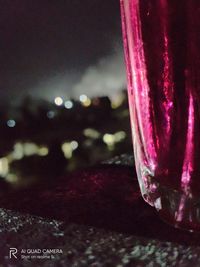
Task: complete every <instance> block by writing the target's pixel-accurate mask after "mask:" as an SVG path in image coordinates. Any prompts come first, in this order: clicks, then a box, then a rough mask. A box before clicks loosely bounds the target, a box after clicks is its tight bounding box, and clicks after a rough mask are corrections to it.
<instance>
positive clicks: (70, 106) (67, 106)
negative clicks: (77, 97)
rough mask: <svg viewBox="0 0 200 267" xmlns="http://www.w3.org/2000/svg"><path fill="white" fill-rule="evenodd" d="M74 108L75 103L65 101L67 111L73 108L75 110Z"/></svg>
mask: <svg viewBox="0 0 200 267" xmlns="http://www.w3.org/2000/svg"><path fill="white" fill-rule="evenodd" d="M73 106H74V104H73V102H72V101H71V100H67V101H65V107H66V108H67V109H71V108H73Z"/></svg>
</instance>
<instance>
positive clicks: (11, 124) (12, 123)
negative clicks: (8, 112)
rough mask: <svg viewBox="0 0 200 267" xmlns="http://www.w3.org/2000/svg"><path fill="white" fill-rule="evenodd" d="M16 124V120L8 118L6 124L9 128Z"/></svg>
mask: <svg viewBox="0 0 200 267" xmlns="http://www.w3.org/2000/svg"><path fill="white" fill-rule="evenodd" d="M15 125H16V121H15V120H8V121H7V126H8V127H10V128H13V127H15Z"/></svg>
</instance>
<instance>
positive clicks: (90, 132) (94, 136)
mask: <svg viewBox="0 0 200 267" xmlns="http://www.w3.org/2000/svg"><path fill="white" fill-rule="evenodd" d="M83 134H84V135H85V136H86V137H90V138H92V139H98V138H99V137H100V133H99V132H98V131H97V130H95V129H92V128H87V129H85V130H84V131H83Z"/></svg>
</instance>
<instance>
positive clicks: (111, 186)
mask: <svg viewBox="0 0 200 267" xmlns="http://www.w3.org/2000/svg"><path fill="white" fill-rule="evenodd" d="M131 166H132V157H129V156H126V155H125V156H122V157H121V158H116V159H114V160H112V161H110V162H109V164H104V165H100V166H98V167H95V168H92V169H89V170H84V171H81V172H76V173H74V174H73V175H70V176H69V177H63V178H61V179H59V180H58V181H57V182H56V183H51V184H44V185H42V186H40V187H35V188H33V189H32V190H23V191H20V192H15V193H9V194H8V193H7V194H5V195H2V196H1V198H0V206H1V207H2V209H0V263H1V265H0V266H10V267H14V266H19V267H21V266H48V267H51V266H52V267H53V266H65V267H68V266H72V267H82V266H83V267H84V266H93V267H100V266H102V267H104V266H105V267H107V266H108V267H115V266H118V267H120V266H136V267H137V266H138V267H140V266H149V267H156V266H163V267H164V266H181V267H184V266H188V267H190V266H194V267H195V266H200V235H197V234H194V233H193V234H192V233H187V232H183V231H180V230H177V229H174V228H172V227H170V226H168V225H166V224H164V223H163V222H162V221H160V220H159V218H158V216H157V213H156V212H155V211H154V209H152V208H151V207H149V206H148V205H146V204H145V203H144V202H143V200H142V199H141V197H140V193H139V189H138V185H137V180H136V176H135V171H134V169H133V168H132V167H131ZM10 248H16V249H17V253H16V257H17V259H15V257H14V256H12V257H11V259H10V258H9V252H10ZM31 249H32V250H31ZM43 249H45V250H43ZM46 249H59V251H60V253H46V254H45V253H43V252H44V251H46ZM39 250H40V251H39ZM36 251H37V252H36ZM22 256H23V257H24V258H23V259H22ZM31 257H35V259H34V258H31ZM42 257H43V258H42Z"/></svg>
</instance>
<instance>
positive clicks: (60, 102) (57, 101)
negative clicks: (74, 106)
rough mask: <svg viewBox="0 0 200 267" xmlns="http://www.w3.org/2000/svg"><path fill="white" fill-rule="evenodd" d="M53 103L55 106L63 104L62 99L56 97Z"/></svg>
mask: <svg viewBox="0 0 200 267" xmlns="http://www.w3.org/2000/svg"><path fill="white" fill-rule="evenodd" d="M54 103H55V104H56V106H61V105H62V104H63V99H62V97H60V96H58V97H56V98H55V99H54Z"/></svg>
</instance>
